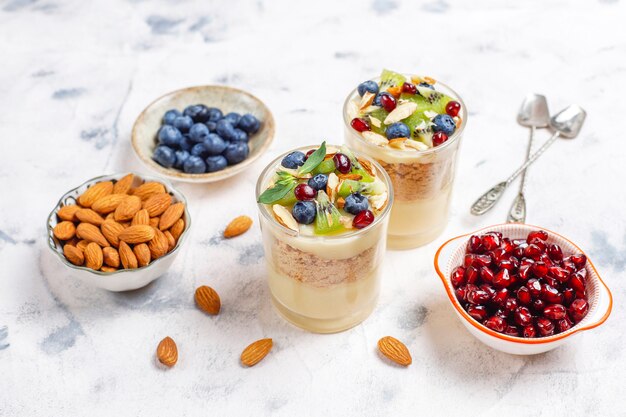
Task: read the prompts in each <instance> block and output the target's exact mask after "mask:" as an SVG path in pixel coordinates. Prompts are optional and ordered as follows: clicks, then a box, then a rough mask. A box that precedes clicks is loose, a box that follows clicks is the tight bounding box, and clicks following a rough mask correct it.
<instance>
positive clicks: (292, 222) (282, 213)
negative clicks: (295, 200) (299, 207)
mask: <svg viewBox="0 0 626 417" xmlns="http://www.w3.org/2000/svg"><path fill="white" fill-rule="evenodd" d="M272 211H274V217H275V218H276V220H277V221H278V223H280V224H282V225H283V226H285V227H288V228H289V229H291V230H293V231H296V232H298V231H299V230H300V227H299V226H298V222H297V221H296V219H294V218H293V216H292V215H291V212H290V211H289V210H287V209H286V208H285V207H283V206H281V205H280V204H274V205H273V206H272Z"/></svg>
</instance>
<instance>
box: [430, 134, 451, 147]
mask: <svg viewBox="0 0 626 417" xmlns="http://www.w3.org/2000/svg"><path fill="white" fill-rule="evenodd" d="M432 140H433V146H439V145H441V144H443V143H444V142H445V141H447V140H448V135H446V134H445V133H443V132H436V133H434V134H433V137H432Z"/></svg>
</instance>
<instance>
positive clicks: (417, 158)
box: [343, 70, 467, 249]
mask: <svg viewBox="0 0 626 417" xmlns="http://www.w3.org/2000/svg"><path fill="white" fill-rule="evenodd" d="M343 117H344V121H345V140H346V144H347V145H348V146H349V147H350V148H352V149H354V150H355V151H357V152H359V153H361V154H365V155H368V156H369V157H371V158H373V159H375V160H376V161H378V162H379V163H380V165H381V166H382V167H383V168H384V169H385V171H386V172H387V174H389V177H390V178H391V182H392V184H393V189H394V192H395V201H394V204H393V208H392V211H391V220H390V222H389V237H388V246H389V247H390V248H392V249H410V248H416V247H419V246H422V245H425V244H427V243H429V242H431V241H433V240H434V239H436V238H437V237H438V236H439V235H440V234H441V233H442V232H443V230H444V229H445V227H446V224H447V222H448V215H449V211H450V199H451V193H452V186H453V182H454V175H455V170H456V161H457V155H458V150H459V144H460V142H461V137H462V135H463V129H464V127H465V124H466V123H467V111H466V109H465V105H464V104H463V101H462V100H461V99H460V98H459V96H458V95H457V94H456V93H455V92H454V91H452V90H451V89H450V88H449V87H447V86H445V85H444V84H441V83H438V82H436V81H435V80H433V79H431V78H429V77H420V76H415V75H414V76H409V75H403V74H399V73H396V72H393V71H389V70H383V72H382V74H381V76H380V77H378V78H375V79H372V80H368V81H365V82H363V83H361V84H360V85H359V86H358V87H357V88H356V89H355V90H354V91H353V92H352V93H351V94H350V95H349V96H348V98H347V99H346V102H345V105H344V110H343Z"/></svg>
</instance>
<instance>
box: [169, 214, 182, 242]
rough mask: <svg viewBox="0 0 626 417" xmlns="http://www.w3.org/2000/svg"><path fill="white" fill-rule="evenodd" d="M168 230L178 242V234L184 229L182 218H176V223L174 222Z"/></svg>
mask: <svg viewBox="0 0 626 417" xmlns="http://www.w3.org/2000/svg"><path fill="white" fill-rule="evenodd" d="M169 230H170V232H171V233H172V236H174V239H176V241H177V242H178V239H180V235H182V234H183V231H185V221H184V220H183V219H178V220H176V223H174V224H173V225H172V227H170V229H169Z"/></svg>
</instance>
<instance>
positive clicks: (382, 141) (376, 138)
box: [361, 130, 389, 146]
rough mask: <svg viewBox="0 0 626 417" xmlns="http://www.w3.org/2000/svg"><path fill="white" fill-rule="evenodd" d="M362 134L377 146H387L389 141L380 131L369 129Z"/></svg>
mask: <svg viewBox="0 0 626 417" xmlns="http://www.w3.org/2000/svg"><path fill="white" fill-rule="evenodd" d="M361 136H363V139H365V140H366V141H368V142H369V143H371V144H373V145H376V146H387V143H388V142H389V141H388V140H387V138H386V137H384V136H383V135H379V134H378V133H376V132H371V131H369V130H366V131H365V132H361Z"/></svg>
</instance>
